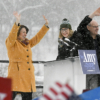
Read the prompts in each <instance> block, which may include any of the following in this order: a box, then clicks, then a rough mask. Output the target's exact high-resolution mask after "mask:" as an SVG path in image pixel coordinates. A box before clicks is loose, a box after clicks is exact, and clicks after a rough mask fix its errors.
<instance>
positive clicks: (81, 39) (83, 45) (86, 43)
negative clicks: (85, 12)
mask: <svg viewBox="0 0 100 100" xmlns="http://www.w3.org/2000/svg"><path fill="white" fill-rule="evenodd" d="M91 21H92V19H91V18H89V17H88V16H86V17H85V18H84V19H83V20H82V22H81V23H80V24H79V26H78V28H77V31H75V32H74V33H73V35H72V37H71V38H70V40H71V41H73V42H75V43H77V44H78V45H79V46H78V47H77V48H76V51H75V52H74V53H75V54H73V55H75V56H76V55H78V49H84V50H96V53H97V58H98V63H99V62H100V35H99V34H98V35H97V38H96V40H93V38H92V37H91V35H90V31H89V30H88V29H87V25H88V24H89V23H90V22H91ZM61 49H62V50H63V49H64V50H66V48H65V47H63V46H62V48H60V49H59V48H58V57H57V59H59V58H61V56H63V58H64V57H66V56H64V52H63V55H62V53H61V52H62V50H61ZM64 50H63V51H64ZM68 56H70V55H69V54H68ZM99 65H100V64H99Z"/></svg>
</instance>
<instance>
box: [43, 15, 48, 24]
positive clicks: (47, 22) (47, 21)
mask: <svg viewBox="0 0 100 100" xmlns="http://www.w3.org/2000/svg"><path fill="white" fill-rule="evenodd" d="M43 18H44V20H45V22H46V23H45V25H47V26H48V24H49V21H48V20H47V19H46V17H45V16H43Z"/></svg>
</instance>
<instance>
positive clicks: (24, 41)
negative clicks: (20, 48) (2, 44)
mask: <svg viewBox="0 0 100 100" xmlns="http://www.w3.org/2000/svg"><path fill="white" fill-rule="evenodd" d="M17 39H18V40H19V41H20V42H22V43H23V44H25V45H28V44H29V40H28V39H27V38H26V39H25V40H22V39H20V38H17Z"/></svg>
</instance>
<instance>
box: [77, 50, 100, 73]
mask: <svg viewBox="0 0 100 100" xmlns="http://www.w3.org/2000/svg"><path fill="white" fill-rule="evenodd" d="M78 53H79V58H80V63H81V66H82V70H83V73H84V74H100V70H99V66H98V61H97V55H96V51H95V50H78Z"/></svg>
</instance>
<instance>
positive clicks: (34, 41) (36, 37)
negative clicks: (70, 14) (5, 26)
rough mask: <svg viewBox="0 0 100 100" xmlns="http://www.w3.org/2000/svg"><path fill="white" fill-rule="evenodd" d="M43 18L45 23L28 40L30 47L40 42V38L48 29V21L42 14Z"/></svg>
mask: <svg viewBox="0 0 100 100" xmlns="http://www.w3.org/2000/svg"><path fill="white" fill-rule="evenodd" d="M43 18H44V20H45V22H46V23H45V24H44V25H43V27H42V28H41V29H40V31H39V32H38V33H37V34H36V35H35V36H34V37H33V38H32V39H30V40H29V43H30V46H31V47H33V46H35V45H36V44H38V43H39V42H40V40H41V39H42V38H43V37H44V35H45V34H46V33H47V31H48V30H49V27H48V24H49V22H48V20H47V19H46V18H45V16H43Z"/></svg>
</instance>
